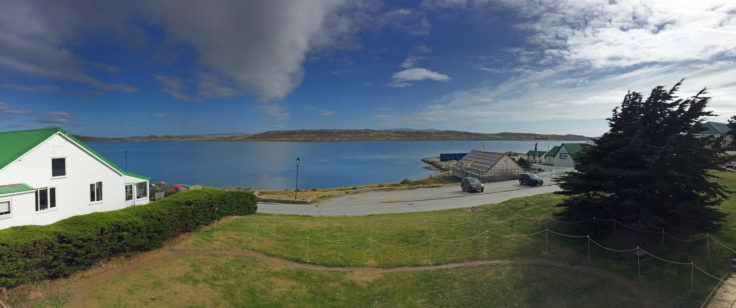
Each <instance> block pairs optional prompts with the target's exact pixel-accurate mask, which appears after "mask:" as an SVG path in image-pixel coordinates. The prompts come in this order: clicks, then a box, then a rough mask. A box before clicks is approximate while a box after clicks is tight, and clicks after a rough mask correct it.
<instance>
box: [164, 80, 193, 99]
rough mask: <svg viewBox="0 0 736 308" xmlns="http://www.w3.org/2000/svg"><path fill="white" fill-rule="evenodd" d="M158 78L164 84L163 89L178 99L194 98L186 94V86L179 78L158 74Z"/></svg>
mask: <svg viewBox="0 0 736 308" xmlns="http://www.w3.org/2000/svg"><path fill="white" fill-rule="evenodd" d="M156 80H158V81H160V82H161V83H162V84H163V85H164V88H163V89H162V91H164V92H166V93H169V94H171V96H173V97H175V98H176V99H178V100H182V101H185V102H188V101H191V100H194V97H192V96H189V95H187V94H184V90H185V87H184V84H183V83H182V81H181V80H179V78H175V77H167V76H161V75H156Z"/></svg>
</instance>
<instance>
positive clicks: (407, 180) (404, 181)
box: [399, 179, 411, 184]
mask: <svg viewBox="0 0 736 308" xmlns="http://www.w3.org/2000/svg"><path fill="white" fill-rule="evenodd" d="M399 183H401V184H411V181H410V180H409V179H403V180H401V182H399Z"/></svg>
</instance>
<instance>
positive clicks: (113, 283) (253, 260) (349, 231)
mask: <svg viewBox="0 0 736 308" xmlns="http://www.w3.org/2000/svg"><path fill="white" fill-rule="evenodd" d="M717 175H719V176H721V177H722V178H721V179H720V180H719V181H722V182H723V183H725V184H726V185H727V186H729V187H731V189H735V188H736V173H733V172H730V173H728V172H724V173H717ZM560 198H561V197H559V196H555V195H540V196H533V197H527V198H520V199H514V200H510V201H507V202H504V203H501V204H496V205H487V206H482V207H478V208H474V209H472V210H471V209H458V210H447V211H438V212H427V213H409V214H395V215H377V216H367V217H344V218H323V217H296V216H276V215H253V216H247V217H236V218H232V219H226V220H223V221H222V222H220V223H217V224H215V225H212V226H210V227H208V228H206V229H204V230H201V231H199V232H196V233H193V234H192V235H191V236H190V237H188V238H186V240H182V241H179V242H176V243H172V244H171V245H169V246H168V247H167V248H165V249H163V250H160V251H158V252H152V253H151V254H152V255H154V256H155V255H162V254H169V255H171V256H172V257H170V258H163V259H160V260H154V261H152V262H148V263H145V266H141V267H140V268H131V269H130V270H127V271H122V272H120V274H119V275H112V276H111V277H110V279H108V280H104V281H99V282H95V279H96V277H99V276H100V275H104V273H105V272H109V271H114V268H115V266H124V264H126V262H129V261H128V260H116V261H113V262H112V263H111V264H112V265H108V267H107V268H111V269H105V268H96V269H93V270H90V271H88V272H85V273H80V274H79V275H75V276H73V277H72V278H70V279H66V280H59V281H55V282H50V283H49V284H48V285H49V287H46V286H44V285H43V284H41V285H40V286H34V287H33V288H30V289H27V291H25V292H17V293H15V294H14V295H13V297H12V298H11V299H10V301H11V303H15V304H23V303H25V304H33V303H35V304H37V305H39V306H61V305H63V304H70V303H87V304H91V305H101V306H147V305H155V304H162V303H163V304H165V305H167V306H309V305H312V306H330V305H340V306H344V305H355V306H397V305H398V306H426V305H430V304H433V305H436V306H494V305H500V306H539V305H543V306H568V307H579V306H589V307H593V306H637V305H638V304H637V303H639V300H640V298H637V296H634V295H633V294H632V293H631V290H630V288H629V289H627V288H623V287H622V286H620V285H618V284H614V283H611V282H610V281H609V280H605V279H602V278H599V277H595V276H593V275H587V274H584V273H580V272H575V271H569V270H564V269H560V268H553V267H545V266H531V265H487V266H479V267H459V268H451V269H442V270H420V271H412V272H379V273H376V272H372V271H369V270H365V269H363V267H367V268H395V267H397V266H425V265H430V264H432V265H437V264H448V263H457V262H467V261H475V260H524V259H534V258H536V259H539V258H541V259H545V260H556V261H560V262H563V263H566V264H573V265H585V266H590V267H595V268H598V269H603V270H605V271H607V272H610V273H615V274H617V275H620V276H622V277H624V278H626V279H628V280H630V281H634V282H639V283H642V284H643V285H645V286H646V288H647V289H649V290H651V293H652V295H653V296H656V297H657V300H658V301H660V302H658V303H659V304H662V305H667V306H681V307H692V306H698V305H699V304H700V303H702V301H703V299H704V298H705V296H706V295H707V294H708V293H709V292H710V290H711V289H712V288H713V287H714V286H715V284H716V280H714V279H712V278H710V277H708V276H706V275H705V274H702V273H700V272H699V271H697V270H695V271H693V272H691V270H692V268H691V266H689V265H676V264H669V263H666V262H663V261H660V260H657V259H655V258H652V257H646V258H642V259H640V260H637V258H636V257H635V256H634V255H633V253H631V252H627V253H615V252H611V251H606V250H603V249H600V248H598V247H597V246H595V245H591V246H588V241H587V239H585V238H567V237H561V236H558V235H555V234H554V233H551V232H545V229H546V228H549V229H550V230H554V231H557V232H560V233H568V234H572V233H575V232H576V231H575V229H571V228H570V226H569V225H567V224H560V223H554V222H553V221H550V220H548V219H547V218H548V217H550V215H551V214H553V213H554V212H556V211H557V210H558V209H557V208H555V207H554V205H555V204H557V203H558V202H559V200H560ZM722 210H723V211H724V212H726V213H728V214H729V216H728V222H727V223H726V224H724V228H723V230H722V231H721V232H719V233H718V234H714V235H712V236H713V237H712V238H713V239H717V240H719V241H721V242H723V243H724V245H726V246H729V247H732V248H733V247H736V214H734V212H736V199H734V198H730V199H729V200H726V201H725V202H724V203H723V205H722ZM589 223H592V222H589ZM597 223H604V222H597ZM609 224H610V223H609ZM605 230H606V231H605V232H608V233H613V232H615V234H616V236H612V237H609V239H608V240H606V241H605V242H602V244H603V245H605V246H608V247H613V248H617V249H628V248H633V247H634V246H635V245H637V244H638V245H640V246H641V247H642V248H643V249H645V250H647V251H648V252H651V253H653V254H655V255H657V256H659V257H662V258H665V259H669V260H674V261H679V262H690V261H692V262H694V263H695V264H696V265H698V266H699V267H701V268H703V269H705V270H706V271H708V272H709V273H711V274H713V275H716V276H718V277H720V276H722V275H724V274H725V273H726V272H727V268H726V265H727V262H728V259H729V258H730V257H731V256H732V252H731V251H729V250H728V249H726V248H723V247H722V246H720V245H719V244H717V243H716V242H715V241H714V240H712V239H711V240H709V241H706V239H705V237H700V238H697V239H696V240H694V241H687V242H684V241H679V240H675V239H672V238H669V237H665V238H664V241H662V237H661V235H660V234H647V233H638V232H633V231H630V230H627V229H626V228H623V227H618V228H616V230H614V229H613V226H612V225H611V226H610V227H608V228H606V229H605ZM591 236H592V238H594V239H597V238H600V237H601V234H592V235H591ZM238 251H256V252H260V253H263V254H265V255H267V256H270V257H274V258H278V260H291V261H294V262H300V263H299V264H302V263H307V264H315V265H322V266H335V267H343V266H355V267H361V269H355V270H351V271H348V272H339V271H330V270H325V269H321V270H320V269H313V268H308V267H307V268H301V267H294V266H293V265H289V264H283V263H279V262H273V261H269V260H268V259H263V258H258V257H254V256H250V255H231V254H228V253H230V252H238ZM637 261H638V262H637ZM120 264H123V265H120ZM639 265H640V267H639ZM639 269H640V272H641V275H639ZM691 275H692V276H691ZM691 277H692V289H691ZM92 282H94V284H92ZM80 288H81V289H85V290H86V289H89V291H88V292H87V293H85V294H84V295H83V296H81V298H80V296H79V292H78V291H77V290H79V289H80ZM49 290H55V291H49ZM74 294H77V296H76V297H75V296H73V295H74Z"/></svg>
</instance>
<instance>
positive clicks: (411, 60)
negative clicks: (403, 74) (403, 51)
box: [399, 56, 425, 68]
mask: <svg viewBox="0 0 736 308" xmlns="http://www.w3.org/2000/svg"><path fill="white" fill-rule="evenodd" d="M423 59H425V57H422V56H410V57H408V58H406V59H404V62H402V63H401V65H399V67H401V68H412V67H414V65H416V63H417V62H419V61H420V60H423Z"/></svg>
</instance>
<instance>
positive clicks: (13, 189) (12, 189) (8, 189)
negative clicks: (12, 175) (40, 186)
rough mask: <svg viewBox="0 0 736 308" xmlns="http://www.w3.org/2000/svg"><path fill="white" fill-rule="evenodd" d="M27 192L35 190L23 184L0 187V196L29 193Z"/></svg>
mask: <svg viewBox="0 0 736 308" xmlns="http://www.w3.org/2000/svg"><path fill="white" fill-rule="evenodd" d="M29 190H35V189H34V188H33V187H31V186H29V185H28V184H25V183H20V184H11V185H3V186H0V195H4V194H12V193H17V192H22V191H29Z"/></svg>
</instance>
